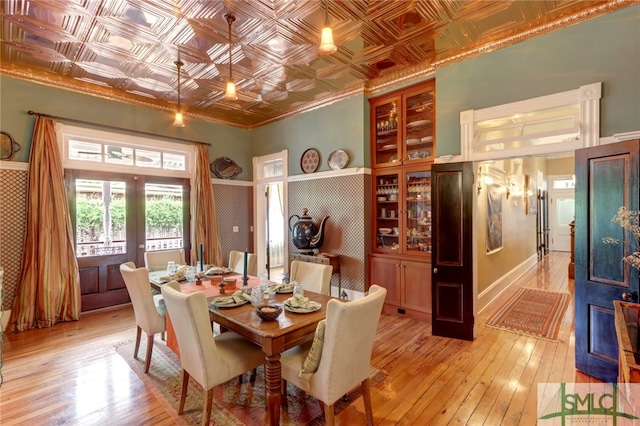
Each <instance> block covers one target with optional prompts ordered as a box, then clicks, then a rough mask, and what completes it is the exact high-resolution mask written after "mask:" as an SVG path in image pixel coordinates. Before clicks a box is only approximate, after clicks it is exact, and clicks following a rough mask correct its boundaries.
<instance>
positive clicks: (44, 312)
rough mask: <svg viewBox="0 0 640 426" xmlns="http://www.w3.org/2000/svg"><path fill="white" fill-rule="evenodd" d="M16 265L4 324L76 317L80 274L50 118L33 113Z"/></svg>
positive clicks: (27, 325) (15, 326)
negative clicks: (23, 227) (15, 280)
mask: <svg viewBox="0 0 640 426" xmlns="http://www.w3.org/2000/svg"><path fill="white" fill-rule="evenodd" d="M21 264H22V270H21V271H20V278H19V280H18V288H17V292H16V298H15V301H14V305H13V309H12V311H11V318H10V321H9V327H8V329H9V330H11V331H24V330H27V329H31V328H35V327H38V328H43V327H51V326H53V325H54V324H56V323H57V322H60V321H72V320H78V319H79V318H80V276H79V272H78V262H77V260H76V257H75V253H74V249H73V231H72V228H71V217H70V216H69V206H68V203H67V193H66V189H65V186H64V173H63V169H62V162H61V160H60V153H59V150H58V145H57V142H56V132H55V121H53V120H52V119H50V118H45V117H38V118H36V123H35V128H34V130H33V139H32V141H31V154H30V157H29V172H28V184H27V223H26V232H25V239H24V248H23V252H22V263H21Z"/></svg>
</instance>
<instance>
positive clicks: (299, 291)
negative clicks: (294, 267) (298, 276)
mask: <svg viewBox="0 0 640 426" xmlns="http://www.w3.org/2000/svg"><path fill="white" fill-rule="evenodd" d="M298 294H299V295H300V297H302V296H304V287H302V283H296V284H295V285H294V286H293V295H294V297H295V296H296V295H298Z"/></svg>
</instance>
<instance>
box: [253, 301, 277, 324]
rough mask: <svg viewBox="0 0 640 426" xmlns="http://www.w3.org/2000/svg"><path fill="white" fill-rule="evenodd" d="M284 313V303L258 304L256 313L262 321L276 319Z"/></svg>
mask: <svg viewBox="0 0 640 426" xmlns="http://www.w3.org/2000/svg"><path fill="white" fill-rule="evenodd" d="M281 313H282V305H260V306H256V314H257V315H258V316H259V317H260V319H261V320H262V321H274V320H276V319H277V318H278V317H279V316H280V314H281Z"/></svg>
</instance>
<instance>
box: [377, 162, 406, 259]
mask: <svg viewBox="0 0 640 426" xmlns="http://www.w3.org/2000/svg"><path fill="white" fill-rule="evenodd" d="M399 179H400V176H399V173H398V172H397V171H391V170H389V171H388V172H384V173H379V174H377V175H375V182H374V184H375V188H376V199H375V203H374V204H375V206H376V208H375V218H374V224H375V225H374V226H375V228H374V233H375V235H376V238H375V248H376V251H379V252H380V251H382V252H385V251H393V252H399V251H400V243H399V236H400V232H401V224H400V210H401V209H400V207H401V205H402V204H401V203H400V201H399V199H400V198H401V196H400V195H401V191H402V188H401V185H402V182H400V180H399Z"/></svg>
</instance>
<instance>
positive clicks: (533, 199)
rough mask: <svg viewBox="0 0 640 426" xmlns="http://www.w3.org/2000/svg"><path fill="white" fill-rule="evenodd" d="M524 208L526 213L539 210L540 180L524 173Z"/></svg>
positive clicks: (533, 212) (534, 212)
mask: <svg viewBox="0 0 640 426" xmlns="http://www.w3.org/2000/svg"><path fill="white" fill-rule="evenodd" d="M524 208H525V211H524V214H536V213H537V212H538V182H537V181H536V179H535V178H533V177H531V176H529V175H524Z"/></svg>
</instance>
